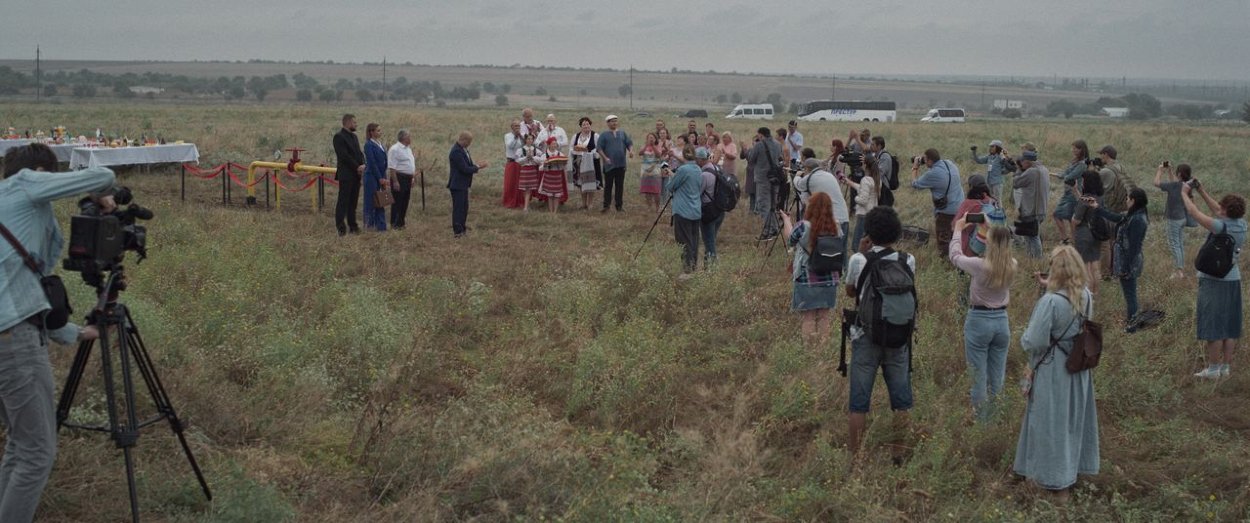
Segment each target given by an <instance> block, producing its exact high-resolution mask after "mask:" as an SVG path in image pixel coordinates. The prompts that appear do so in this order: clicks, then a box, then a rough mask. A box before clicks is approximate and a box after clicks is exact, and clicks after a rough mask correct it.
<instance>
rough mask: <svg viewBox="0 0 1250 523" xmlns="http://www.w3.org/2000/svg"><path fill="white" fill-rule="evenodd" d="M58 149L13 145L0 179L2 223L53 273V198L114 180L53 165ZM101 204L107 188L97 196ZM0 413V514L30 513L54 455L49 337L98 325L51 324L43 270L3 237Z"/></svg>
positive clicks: (78, 336)
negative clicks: (0, 451) (0, 433)
mask: <svg viewBox="0 0 1250 523" xmlns="http://www.w3.org/2000/svg"><path fill="white" fill-rule="evenodd" d="M56 168H57V159H56V155H55V154H54V153H53V152H52V150H51V149H49V148H48V147H47V146H46V145H43V144H31V145H26V146H23V147H17V148H14V149H10V150H9V152H8V153H7V154H5V157H4V180H3V181H0V224H3V225H4V227H5V228H6V229H7V230H8V231H9V233H11V235H12V236H13V238H14V240H16V241H17V243H18V244H20V245H21V246H22V248H23V249H24V250H26V251H27V252H28V253H29V255H30V256H31V257H32V258H33V259H34V261H35V262H36V264H37V265H39V266H40V269H41V270H42V272H43V274H51V273H52V272H53V267H54V266H55V264H56V262H57V260H59V259H60V256H61V247H62V244H63V243H64V238H63V237H62V235H61V228H60V227H59V226H58V225H57V221H56V217H55V215H54V214H53V210H52V202H53V201H55V200H60V199H64V198H70V197H73V196H75V195H78V194H82V193H87V192H98V191H103V190H105V189H107V188H109V187H110V186H112V185H113V180H114V176H113V171H110V170H108V169H105V168H92V169H86V170H82V171H76V172H72V173H64V174H58V173H56V172H55V171H56ZM94 199H95V202H96V204H97V205H98V206H99V207H100V208H101V209H104V210H106V211H112V210H113V208H115V207H116V206H115V204H114V203H113V199H112V196H96V197H94ZM0 271H3V273H2V274H0V403H3V405H2V408H0V418H3V422H4V425H5V428H6V429H7V431H8V436H7V441H6V442H5V449H4V459H3V461H0V521H4V522H6V523H7V522H15V521H31V520H32V519H33V518H34V516H35V509H36V508H37V507H38V506H39V496H40V494H41V493H42V492H43V488H44V486H45V485H46V484H47V482H48V475H49V474H50V473H51V472H52V464H53V461H54V460H55V458H56V414H55V411H54V409H55V406H54V403H53V398H52V396H53V393H54V392H55V387H54V386H53V384H52V366H51V364H50V363H49V360H48V340H49V339H52V340H54V341H56V342H58V343H62V344H70V343H73V342H74V341H76V340H77V341H82V340H93V339H96V338H97V337H99V332H97V330H96V328H95V327H92V326H87V327H81V328H80V327H79V326H77V325H75V324H73V323H67V324H65V325H64V326H63V327H60V328H57V329H55V330H50V329H48V328H47V326H46V325H45V321H44V320H45V317H46V315H47V312H48V311H49V310H51V309H52V307H51V305H50V304H49V302H48V299H47V298H46V296H45V294H44V290H43V288H42V285H41V282H40V280H41V278H42V275H41V274H36V273H35V271H34V270H33V269H32V268H31V267H29V266H27V264H26V263H25V259H24V257H23V256H22V255H21V254H20V253H19V251H18V250H17V249H16V248H14V246H13V245H11V244H10V242H9V241H0Z"/></svg>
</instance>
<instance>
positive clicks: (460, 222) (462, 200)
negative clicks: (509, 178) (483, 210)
mask: <svg viewBox="0 0 1250 523" xmlns="http://www.w3.org/2000/svg"><path fill="white" fill-rule="evenodd" d="M470 145H473V133H470V132H469V131H460V137H459V138H458V139H457V140H456V143H455V145H452V146H451V153H449V154H448V155H447V164H448V165H450V166H451V174H450V175H449V176H448V177H447V189H448V190H449V191H451V231H452V233H454V234H455V235H456V238H463V237H464V235H465V234H468V232H469V228H468V227H467V226H466V225H465V223H466V222H467V221H468V220H469V187H471V186H472V185H473V175H474V174H477V172H478V171H480V170H482V169H485V168H486V167H488V166H489V165H490V164H489V163H488V162H478V163H476V164H475V163H473V157H471V156H469V146H470Z"/></svg>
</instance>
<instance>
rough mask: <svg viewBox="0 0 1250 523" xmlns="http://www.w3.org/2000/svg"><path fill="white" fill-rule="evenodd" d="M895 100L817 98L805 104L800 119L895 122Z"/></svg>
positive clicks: (813, 120) (896, 114) (896, 115)
mask: <svg viewBox="0 0 1250 523" xmlns="http://www.w3.org/2000/svg"><path fill="white" fill-rule="evenodd" d="M896 109H897V107H896V105H895V104H894V102H860V101H838V100H816V101H811V102H807V103H806V104H803V110H802V111H799V119H800V120H805V121H808V122H825V121H829V122H893V121H894V119H895V118H897V117H898V112H897V110H896Z"/></svg>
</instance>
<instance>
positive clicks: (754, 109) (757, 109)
mask: <svg viewBox="0 0 1250 523" xmlns="http://www.w3.org/2000/svg"><path fill="white" fill-rule="evenodd" d="M725 118H729V119H738V118H741V119H743V120H772V119H773V104H739V105H738V106H737V107H734V110H732V111H729V114H727V115H725Z"/></svg>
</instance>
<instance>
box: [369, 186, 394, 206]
mask: <svg viewBox="0 0 1250 523" xmlns="http://www.w3.org/2000/svg"><path fill="white" fill-rule="evenodd" d="M392 203H395V196H393V195H391V190H390V189H378V192H375V193H373V206H374V207H386V206H388V205H390V204H392Z"/></svg>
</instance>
